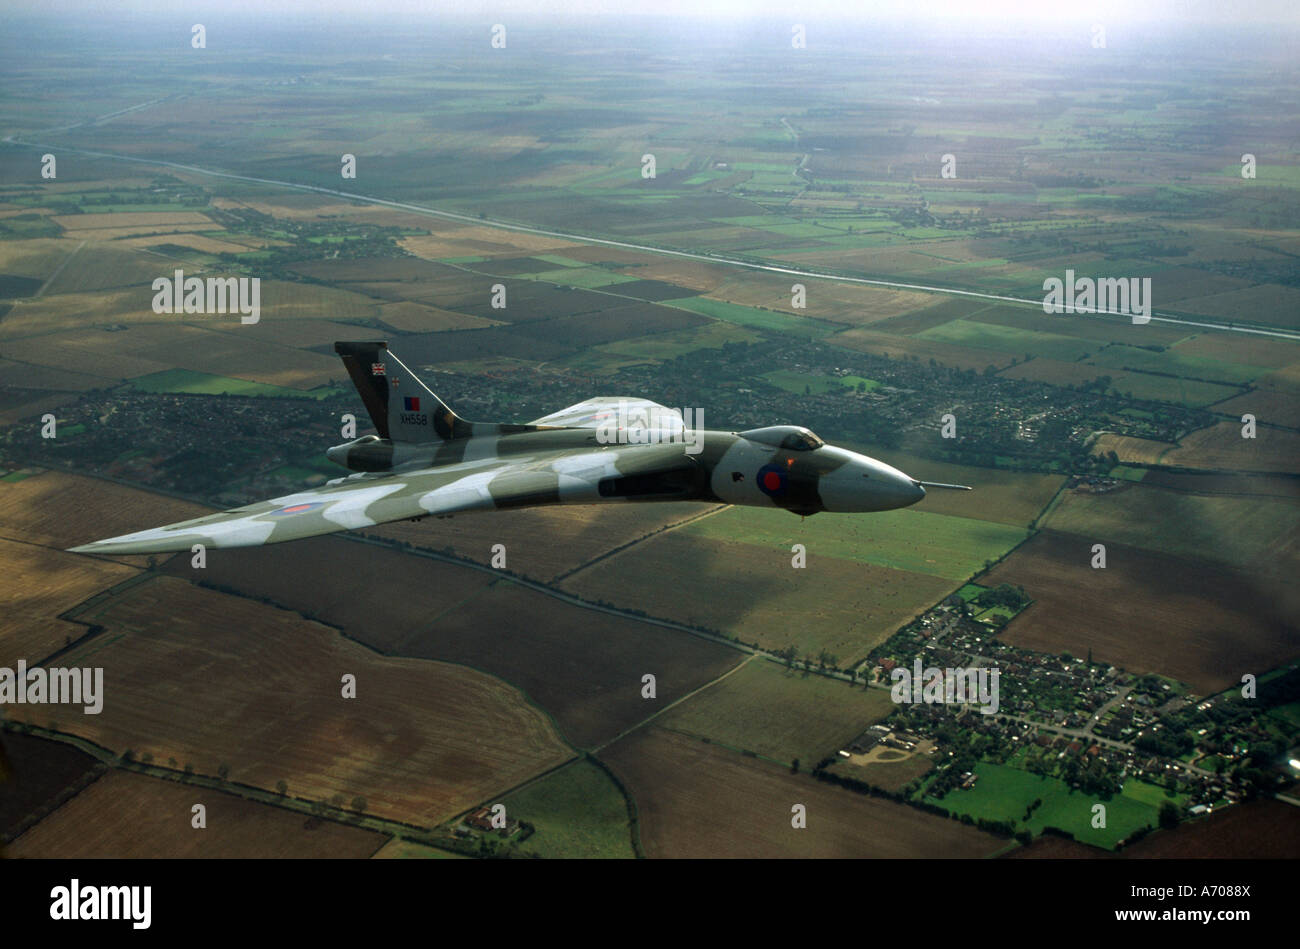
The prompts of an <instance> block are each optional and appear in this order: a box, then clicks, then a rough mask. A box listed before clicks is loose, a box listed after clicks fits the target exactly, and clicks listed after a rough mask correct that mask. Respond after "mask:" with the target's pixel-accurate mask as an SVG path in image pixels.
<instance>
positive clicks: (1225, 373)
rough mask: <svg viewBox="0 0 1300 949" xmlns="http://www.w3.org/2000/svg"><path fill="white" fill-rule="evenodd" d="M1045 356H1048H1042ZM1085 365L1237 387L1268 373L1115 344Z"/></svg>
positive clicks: (1246, 367)
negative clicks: (1163, 374)
mask: <svg viewBox="0 0 1300 949" xmlns="http://www.w3.org/2000/svg"><path fill="white" fill-rule="evenodd" d="M1044 355H1047V354H1046V353H1044ZM1088 362H1090V363H1092V364H1093V365H1094V366H1105V367H1106V368H1108V369H1131V370H1134V371H1137V372H1155V373H1166V374H1168V375H1172V376H1180V377H1183V378H1188V379H1200V380H1205V381H1208V382H1226V383H1229V384H1236V385H1244V384H1246V383H1249V382H1252V381H1254V380H1255V379H1256V378H1258V377H1259V376H1262V375H1264V374H1265V373H1266V372H1268V370H1267V369H1264V368H1261V367H1259V366H1246V365H1242V364H1240V363H1232V362H1225V361H1221V360H1218V359H1204V358H1200V357H1197V356H1183V355H1180V354H1179V353H1177V352H1175V351H1173V350H1164V351H1163V352H1155V351H1153V350H1149V349H1139V348H1138V347H1136V346H1123V345H1120V344H1118V343H1112V344H1111V345H1110V346H1107V347H1106V348H1105V349H1103V350H1101V351H1100V352H1098V353H1096V354H1095V355H1093V356H1092V357H1091V358H1090V359H1089V360H1088Z"/></svg>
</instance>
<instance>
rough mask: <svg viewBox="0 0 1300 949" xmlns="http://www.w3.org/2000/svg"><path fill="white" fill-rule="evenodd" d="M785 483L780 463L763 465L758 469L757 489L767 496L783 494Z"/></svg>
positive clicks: (783, 471) (784, 475)
mask: <svg viewBox="0 0 1300 949" xmlns="http://www.w3.org/2000/svg"><path fill="white" fill-rule="evenodd" d="M786 484H787V478H786V472H785V469H784V468H782V467H781V466H780V465H764V466H763V467H762V468H759V469H758V490H760V491H762V492H763V493H764V494H766V495H767V496H768V497H777V496H778V495H782V494H784V493H785V489H786Z"/></svg>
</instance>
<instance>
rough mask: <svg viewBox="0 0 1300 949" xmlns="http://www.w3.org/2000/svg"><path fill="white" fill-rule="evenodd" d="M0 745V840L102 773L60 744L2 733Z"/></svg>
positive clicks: (90, 761) (88, 759) (86, 758)
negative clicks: (1, 747) (0, 758)
mask: <svg viewBox="0 0 1300 949" xmlns="http://www.w3.org/2000/svg"><path fill="white" fill-rule="evenodd" d="M0 745H3V751H0V754H2V755H3V759H2V763H0V788H2V789H3V793H0V839H3V838H7V837H12V836H13V835H14V834H15V833H16V832H17V831H18V830H19V829H20V828H21V827H24V826H25V825H28V824H29V823H31V822H33V821H34V819H35V818H37V817H39V816H41V815H42V814H43V813H44V812H46V811H48V810H51V809H53V808H54V807H55V806H57V805H58V804H59V803H60V802H61V800H62V799H64V798H65V797H70V796H71V795H72V794H75V793H76V792H77V790H78V789H80V788H81V787H82V786H83V785H84V784H85V783H87V782H89V781H92V780H94V779H95V777H96V775H97V774H98V773H99V772H100V771H103V770H104V766H102V765H100V764H99V762H97V761H96V760H95V759H94V758H92V757H91V756H90V755H88V754H86V753H85V752H83V751H78V750H77V749H76V748H73V747H72V746H71V745H65V744H63V743H62V742H57V741H50V740H48V739H44V738H36V737H33V736H31V735H19V734H16V733H14V732H5V733H3V734H0Z"/></svg>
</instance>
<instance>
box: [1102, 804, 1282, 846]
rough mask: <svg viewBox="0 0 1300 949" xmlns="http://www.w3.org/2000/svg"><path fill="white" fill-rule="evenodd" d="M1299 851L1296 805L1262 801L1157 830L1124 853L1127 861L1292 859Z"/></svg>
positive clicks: (1226, 809) (1235, 806) (1232, 807)
mask: <svg viewBox="0 0 1300 949" xmlns="http://www.w3.org/2000/svg"><path fill="white" fill-rule="evenodd" d="M1296 854H1300V807H1295V806H1293V805H1291V804H1285V803H1283V802H1282V801H1277V800H1270V799H1260V800H1255V801H1249V802H1247V803H1245V804H1235V805H1233V806H1231V807H1226V808H1223V809H1222V810H1218V811H1215V813H1213V814H1211V815H1210V816H1208V817H1205V818H1201V819H1198V820H1194V821H1192V822H1190V823H1187V824H1182V825H1180V826H1179V827H1177V828H1175V829H1174V830H1169V831H1160V832H1158V833H1154V834H1152V835H1151V836H1149V837H1146V838H1144V839H1143V840H1140V841H1138V842H1137V843H1136V844H1134V845H1133V846H1132V847H1129V848H1127V849H1126V850H1125V851H1124V856H1126V857H1128V858H1130V859H1164V860H1168V859H1188V858H1198V857H1201V858H1211V857H1212V858H1216V859H1228V860H1284V859H1288V860H1294V859H1295V856H1296Z"/></svg>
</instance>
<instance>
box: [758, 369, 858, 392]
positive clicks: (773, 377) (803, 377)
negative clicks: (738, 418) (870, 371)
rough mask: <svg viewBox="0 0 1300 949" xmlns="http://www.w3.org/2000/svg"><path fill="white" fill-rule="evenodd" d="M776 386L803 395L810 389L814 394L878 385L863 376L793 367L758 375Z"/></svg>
mask: <svg viewBox="0 0 1300 949" xmlns="http://www.w3.org/2000/svg"><path fill="white" fill-rule="evenodd" d="M760 378H762V379H766V380H767V381H768V382H770V383H772V385H774V386H776V387H777V388H780V389H784V390H785V391H786V392H794V393H797V394H799V395H803V394H804V393H805V392H807V391H811V392H813V393H814V394H816V395H821V394H823V393H826V392H834V391H835V390H837V389H856V388H857V387H858V386H859V385H862V386H865V387H866V391H868V392H870V391H871V390H872V389H875V388H876V387H878V386H879V385H880V383H879V382H877V381H876V380H874V379H867V378H865V377H864V376H851V375H850V376H818V375H813V374H812V373H809V372H796V371H795V370H793V369H777V370H775V371H773V372H765V373H763V375H762V376H761V377H760Z"/></svg>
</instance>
